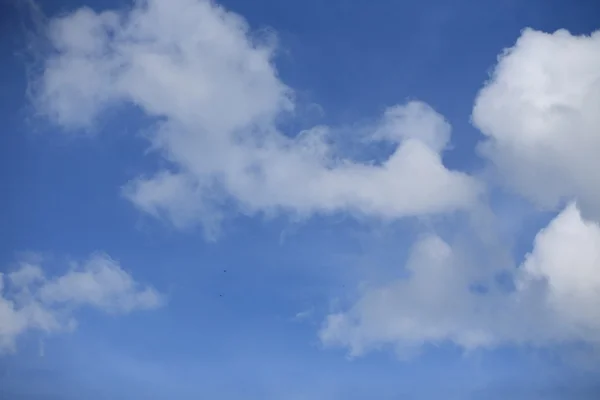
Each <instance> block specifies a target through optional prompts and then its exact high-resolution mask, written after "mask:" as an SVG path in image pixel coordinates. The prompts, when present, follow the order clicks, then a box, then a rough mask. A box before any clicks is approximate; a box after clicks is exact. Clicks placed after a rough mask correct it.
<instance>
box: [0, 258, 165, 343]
mask: <svg viewBox="0 0 600 400" xmlns="http://www.w3.org/2000/svg"><path fill="white" fill-rule="evenodd" d="M163 301H164V299H163V296H162V295H160V294H159V293H158V292H157V291H156V290H155V289H153V288H151V287H148V286H142V285H140V284H139V283H137V282H135V281H134V280H133V278H132V277H131V275H129V274H128V273H127V272H126V271H124V270H123V269H122V268H121V266H120V265H119V264H118V263H117V262H116V261H115V260H112V259H111V258H109V257H108V256H107V255H105V254H101V253H98V254H95V255H93V256H92V257H90V259H89V260H87V261H86V262H84V263H82V264H80V265H78V264H75V265H73V266H72V268H71V269H70V270H69V271H68V272H67V273H65V274H64V275H62V276H59V277H54V278H47V277H46V276H45V274H44V272H43V270H42V269H41V267H40V265H39V264H38V263H28V262H22V263H20V265H19V268H18V269H16V270H14V271H13V272H11V273H9V274H7V275H4V274H0V353H2V352H5V351H11V350H14V347H15V340H16V339H17V337H18V336H19V335H20V334H22V333H24V332H26V331H28V330H30V329H37V330H40V331H43V332H48V333H51V332H60V331H65V330H70V329H73V328H74V326H75V323H76V321H75V319H74V318H73V311H74V310H75V309H77V308H79V307H84V306H88V307H93V308H96V309H99V310H102V311H105V312H109V313H118V314H123V313H129V312H131V311H135V310H148V309H153V308H156V307H159V306H160V305H161V304H162V303H163Z"/></svg>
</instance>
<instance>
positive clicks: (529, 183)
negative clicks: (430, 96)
mask: <svg viewBox="0 0 600 400" xmlns="http://www.w3.org/2000/svg"><path fill="white" fill-rule="evenodd" d="M599 110H600V32H595V33H593V34H592V35H591V36H573V35H571V34H570V33H569V32H567V31H564V30H560V31H557V32H555V33H553V34H548V33H543V32H537V31H534V30H531V29H527V30H525V31H524V32H523V34H522V35H521V37H520V39H519V40H518V41H517V43H516V44H515V46H514V47H512V48H510V49H508V50H507V51H505V52H504V54H503V55H502V56H501V57H500V59H499V62H498V65H497V66H496V68H495V71H494V73H493V75H492V77H491V79H490V81H489V82H488V83H487V84H486V85H485V87H484V88H483V89H482V90H481V92H480V93H479V96H478V97H477V100H476V102H475V107H474V110H473V122H474V124H475V125H476V126H477V127H478V128H479V129H480V130H481V131H482V132H483V133H484V134H485V135H486V136H487V141H486V142H485V144H484V145H483V153H484V154H485V155H486V156H487V157H488V158H489V159H490V160H491V161H492V162H493V163H494V164H495V165H496V166H497V168H498V171H499V173H500V175H501V176H502V178H503V180H504V181H505V182H507V183H509V184H510V185H512V186H513V187H514V188H515V189H516V190H518V191H519V192H520V193H522V194H524V195H525V196H527V197H528V198H530V199H532V200H533V201H535V202H536V203H537V204H539V205H540V206H543V207H556V206H558V205H560V204H561V203H564V202H568V201H570V200H572V199H576V200H577V202H578V204H579V206H580V207H581V209H582V212H583V213H584V215H586V216H590V217H592V218H595V219H596V220H600V174H599V173H598V171H600V157H598V154H600V112H599Z"/></svg>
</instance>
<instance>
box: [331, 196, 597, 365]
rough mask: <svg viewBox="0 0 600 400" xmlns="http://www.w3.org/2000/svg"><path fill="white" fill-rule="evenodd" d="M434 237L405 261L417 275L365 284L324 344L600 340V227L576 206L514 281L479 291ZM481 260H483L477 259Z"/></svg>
mask: <svg viewBox="0 0 600 400" xmlns="http://www.w3.org/2000/svg"><path fill="white" fill-rule="evenodd" d="M462 260H464V259H463V258H462V257H461V255H460V254H459V252H457V251H456V250H455V249H453V248H452V247H451V246H449V245H448V244H447V243H445V242H444V241H442V240H441V239H440V238H439V237H437V236H431V237H427V238H425V239H423V240H421V241H419V242H418V243H417V244H416V245H415V247H414V249H413V253H412V256H411V257H410V259H409V261H408V263H407V266H406V268H407V270H408V271H409V272H410V274H411V276H410V277H409V278H407V279H401V280H398V281H395V282H392V283H388V284H385V285H383V286H380V287H371V288H368V289H366V290H365V291H364V292H363V293H362V294H361V296H360V298H359V299H358V300H357V302H356V303H355V304H354V305H353V306H352V307H351V308H350V309H349V310H347V311H345V312H340V313H336V314H332V315H330V316H329V317H328V318H327V320H326V322H325V325H324V327H323V329H322V330H321V333H320V336H321V340H322V341H323V342H324V343H325V344H327V345H341V346H346V347H348V348H349V349H350V353H351V354H352V355H360V354H362V353H363V352H365V351H368V350H370V349H375V348H380V347H382V346H386V345H388V346H389V345H391V346H394V347H395V348H396V349H398V350H399V351H406V350H407V349H409V350H412V349H415V348H418V347H419V346H421V345H423V344H427V343H433V344H437V343H448V342H451V343H454V344H456V345H458V346H460V347H462V348H464V349H467V350H469V349H474V348H480V347H491V346H497V345H501V344H524V343H527V344H530V345H534V346H536V345H537V346H543V345H549V344H557V343H569V342H581V341H584V342H588V343H592V344H595V345H598V344H600V225H598V224H597V223H594V222H588V221H585V220H584V219H583V218H582V216H581V214H580V212H579V210H578V209H577V207H576V206H575V205H574V204H572V205H570V206H568V207H567V208H566V209H565V210H564V211H563V212H562V213H561V214H559V215H558V216H557V217H556V218H555V219H554V220H553V221H552V222H551V223H550V224H549V225H548V227H546V228H545V229H543V230H541V231H540V232H539V233H538V235H537V236H536V238H535V244H534V248H533V250H532V252H531V253H530V254H528V255H527V256H526V258H525V261H524V262H523V264H522V265H521V266H520V268H518V269H515V270H514V275H513V277H512V278H513V280H514V282H515V289H514V290H512V291H506V290H502V289H500V288H499V287H497V286H495V285H494V277H493V275H491V276H489V277H488V278H489V279H488V280H487V281H484V284H485V285H486V291H485V293H481V292H478V291H477V290H473V286H472V285H473V284H474V283H481V282H482V281H481V280H478V281H472V280H470V279H469V271H468V269H469V266H467V265H465V264H464V263H463V262H462ZM478 267H479V268H485V266H478Z"/></svg>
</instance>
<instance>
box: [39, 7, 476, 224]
mask: <svg viewBox="0 0 600 400" xmlns="http://www.w3.org/2000/svg"><path fill="white" fill-rule="evenodd" d="M49 38H50V40H51V43H52V44H53V46H54V47H55V49H56V52H55V53H53V54H52V55H50V56H49V57H48V59H47V60H46V62H45V68H44V71H43V75H42V76H41V77H40V79H39V81H38V82H37V84H36V85H35V91H34V92H35V101H36V104H37V106H38V109H39V110H40V111H41V112H43V113H44V114H46V115H48V116H49V117H51V118H52V119H54V120H55V121H57V122H58V123H60V124H62V125H63V126H65V127H66V128H90V127H93V126H94V121H95V120H96V118H97V117H98V115H99V114H100V113H101V112H102V110H103V109H105V108H107V107H109V106H114V105H118V104H119V103H121V102H128V103H132V104H135V105H136V106H137V107H139V108H140V109H141V110H143V111H144V112H145V113H146V114H147V115H148V116H150V117H156V118H157V120H159V121H160V122H158V126H157V129H156V130H155V131H154V132H153V133H152V134H151V135H150V140H151V142H152V147H153V149H155V150H157V151H159V152H160V153H161V154H162V156H164V157H165V158H166V159H167V160H168V161H170V163H171V167H170V168H169V169H165V170H162V171H158V172H157V173H156V174H155V175H154V176H151V177H148V176H145V177H139V178H138V179H136V180H134V181H133V182H130V183H129V184H128V185H126V186H125V188H124V194H125V195H126V197H127V198H129V199H130V200H131V201H132V202H133V203H134V204H136V205H137V206H138V207H139V208H140V209H141V210H144V211H146V212H148V213H150V214H153V215H155V216H160V217H165V218H166V219H168V220H170V221H172V222H173V223H174V224H175V225H177V226H180V227H182V226H186V225H189V224H193V223H195V222H198V221H201V222H203V223H204V224H205V226H207V227H208V228H209V229H211V230H212V229H213V228H214V227H215V226H218V220H219V210H220V209H221V205H222V204H223V203H225V202H227V203H228V204H230V205H231V204H232V203H233V205H234V207H236V209H237V210H238V211H241V212H245V213H249V214H252V213H258V212H273V211H275V212H277V211H286V212H292V213H297V214H300V215H310V214H313V213H323V214H327V213H334V212H338V211H348V212H355V213H359V214H367V215H372V216H376V217H383V218H397V217H403V216H408V215H420V214H426V213H437V212H446V211H453V210H457V209H461V208H465V207H468V206H469V205H471V204H473V202H474V201H475V199H476V197H477V195H478V193H479V186H478V184H477V183H476V182H475V181H474V180H473V179H472V178H470V177H469V176H467V175H465V174H462V173H459V172H455V171H449V170H448V169H446V168H445V167H444V165H443V163H442V160H441V152H442V151H443V150H444V148H445V146H446V145H447V143H448V140H449V136H450V127H449V125H448V123H447V122H446V121H445V120H444V119H443V118H442V117H441V116H440V115H439V114H437V113H436V112H435V111H434V110H432V109H431V108H430V107H428V106H427V105H425V104H422V103H418V102H413V103H409V104H407V105H403V106H395V107H392V108H390V109H389V110H387V111H386V112H385V114H384V116H383V117H382V118H381V120H380V121H379V122H378V123H376V124H375V126H373V127H372V133H373V140H385V141H388V142H390V143H392V144H394V145H396V146H397V147H396V150H395V152H393V154H392V155H391V156H390V157H389V158H388V159H387V160H385V162H383V164H381V165H374V164H372V163H369V164H365V163H358V162H354V161H352V160H349V159H344V158H342V157H338V156H336V152H335V146H334V145H332V144H331V143H330V141H331V140H330V138H329V137H328V128H327V127H317V128H313V129H309V130H307V131H305V132H302V133H301V134H299V135H297V136H295V137H294V138H291V137H290V136H287V135H285V134H283V133H281V132H279V131H278V129H277V128H276V121H277V120H278V119H279V118H281V117H282V116H283V117H284V116H285V115H286V114H287V113H288V112H291V111H293V108H294V99H293V97H294V96H293V92H292V90H291V89H290V88H288V87H287V86H286V85H285V84H284V83H282V82H281V81H280V79H279V78H278V76H277V71H276V69H275V67H274V65H273V62H272V59H273V55H274V52H275V50H276V46H275V40H274V37H273V35H271V34H262V35H261V34H259V33H257V32H251V31H250V30H249V28H248V26H247V24H246V23H245V22H244V20H243V19H242V18H240V17H239V16H237V15H235V14H233V13H231V12H227V11H225V10H224V9H223V8H221V7H219V6H217V5H215V4H214V3H213V2H211V1H207V0H173V1H169V2H164V1H158V0H147V1H139V2H136V3H135V6H134V8H133V9H131V10H129V11H127V12H124V13H116V12H111V11H108V12H103V13H96V12H93V11H91V10H89V9H80V10H78V11H77V12H74V13H72V14H68V15H66V16H63V17H60V18H57V19H54V20H52V21H51V23H50V26H49Z"/></svg>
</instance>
